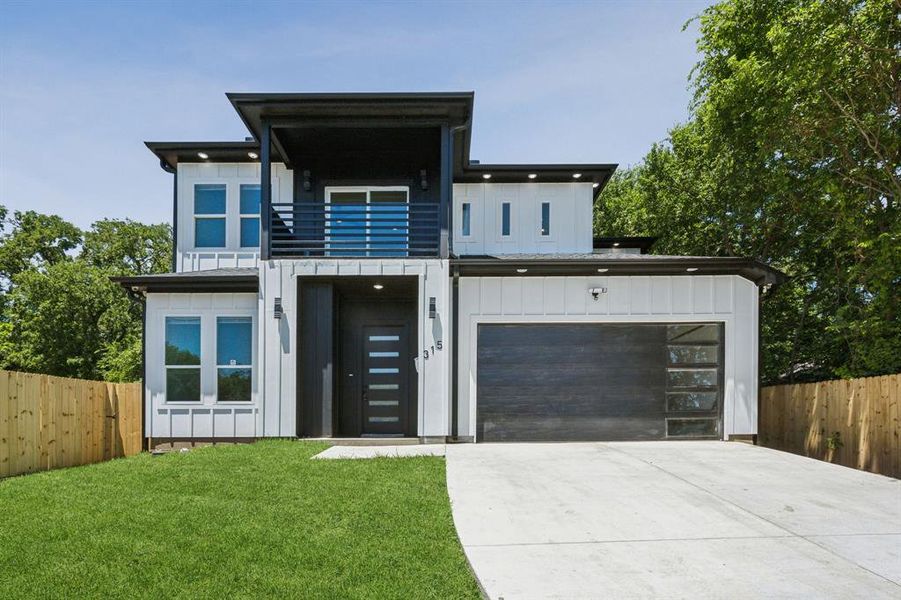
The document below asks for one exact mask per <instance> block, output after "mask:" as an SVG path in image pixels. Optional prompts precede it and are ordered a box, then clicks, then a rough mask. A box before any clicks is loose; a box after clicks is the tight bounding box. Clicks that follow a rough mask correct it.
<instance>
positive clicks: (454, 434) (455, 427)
mask: <svg viewBox="0 0 901 600" xmlns="http://www.w3.org/2000/svg"><path fill="white" fill-rule="evenodd" d="M470 126H472V113H470V114H469V115H468V116H467V117H466V122H465V123H463V125H458V126H457V127H451V128H450V144H451V156H450V171H451V172H450V178H451V197H450V202H448V207H447V209H448V210H449V211H450V214H449V215H448V217H447V222H448V240H447V243H448V254H449V255H451V256H453V253H454V252H453V251H454V153H453V148H454V136H455V135H456V134H457V132H458V131H463V130H465V129H469V128H470ZM459 319H460V268H459V267H454V272H453V283H452V293H451V321H453V327H452V330H451V351H452V352H451V440H452V441H457V438H458V437H459V434H460V431H459V430H460V426H459V423H458V421H459V419H460V415H459V412H460V408H459V406H458V400H459V398H458V396H459V390H458V385H457V378H458V375H459V370H460V365H459V359H458V357H459V352H460V350H459V348H457V342H458V340H459V339H460V323H459Z"/></svg>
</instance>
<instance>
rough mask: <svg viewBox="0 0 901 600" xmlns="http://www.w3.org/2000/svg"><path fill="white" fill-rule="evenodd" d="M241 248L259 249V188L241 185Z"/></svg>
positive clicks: (256, 185)
mask: <svg viewBox="0 0 901 600" xmlns="http://www.w3.org/2000/svg"><path fill="white" fill-rule="evenodd" d="M240 207H241V247H242V248H259V247H260V186H259V185H258V184H254V185H249V184H242V185H241V194H240Z"/></svg>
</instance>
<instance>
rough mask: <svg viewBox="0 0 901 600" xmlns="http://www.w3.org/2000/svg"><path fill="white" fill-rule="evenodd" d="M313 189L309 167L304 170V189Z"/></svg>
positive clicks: (306, 190) (307, 190)
mask: <svg viewBox="0 0 901 600" xmlns="http://www.w3.org/2000/svg"><path fill="white" fill-rule="evenodd" d="M312 189H313V182H312V181H310V171H309V169H307V170H306V171H304V172H303V191H305V192H309V191H310V190H312Z"/></svg>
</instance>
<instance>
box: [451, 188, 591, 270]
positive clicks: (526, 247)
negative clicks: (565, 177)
mask: <svg viewBox="0 0 901 600" xmlns="http://www.w3.org/2000/svg"><path fill="white" fill-rule="evenodd" d="M593 201H594V193H593V188H592V184H591V183H492V184H484V183H457V184H454V252H455V253H456V254H458V255H460V256H463V255H483V254H488V255H496V254H533V253H534V254H554V253H567V252H569V253H585V252H591V250H592V245H593V243H592V228H591V223H592V218H593V217H592V210H593ZM505 202H509V203H510V235H509V236H504V235H502V230H501V218H502V217H501V214H502V213H501V211H502V208H501V207H502V205H503V204H504V203H505ZM545 202H547V203H548V204H549V205H550V232H549V235H546V236H544V235H541V205H542V203H545ZM464 203H468V204H469V205H470V211H471V212H470V235H468V236H464V235H463V204H464Z"/></svg>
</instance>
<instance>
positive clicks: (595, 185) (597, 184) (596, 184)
mask: <svg viewBox="0 0 901 600" xmlns="http://www.w3.org/2000/svg"><path fill="white" fill-rule="evenodd" d="M591 187H593V188H594V189H598V188H599V187H601V184H600V183H593V184H592V185H591Z"/></svg>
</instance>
